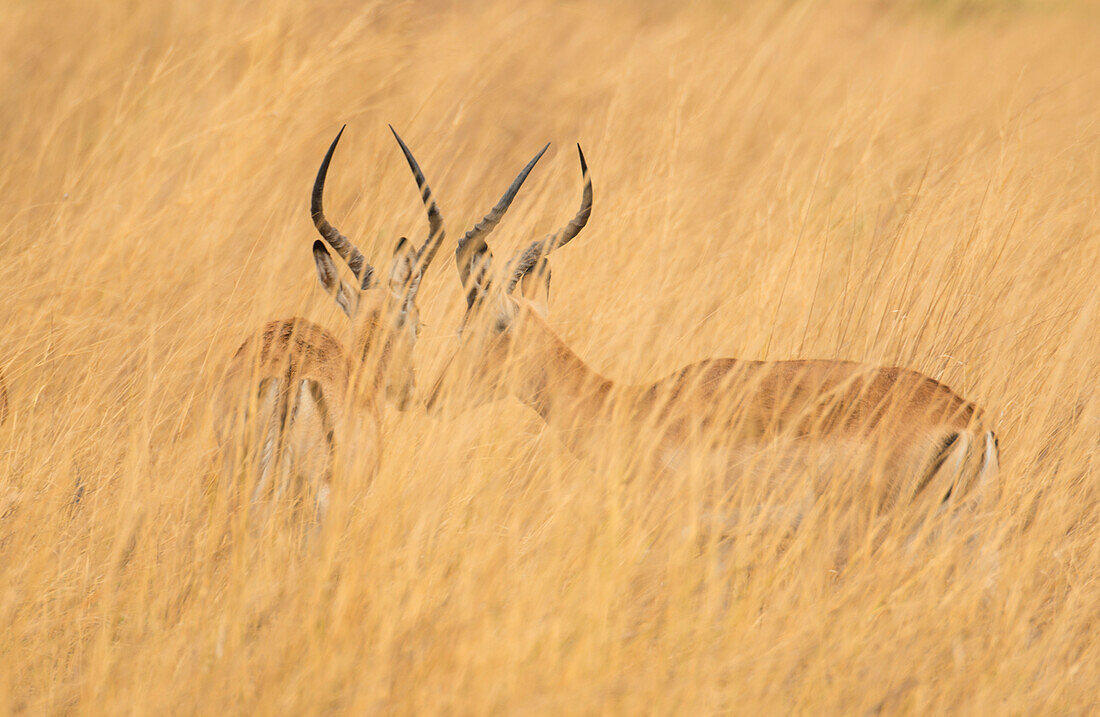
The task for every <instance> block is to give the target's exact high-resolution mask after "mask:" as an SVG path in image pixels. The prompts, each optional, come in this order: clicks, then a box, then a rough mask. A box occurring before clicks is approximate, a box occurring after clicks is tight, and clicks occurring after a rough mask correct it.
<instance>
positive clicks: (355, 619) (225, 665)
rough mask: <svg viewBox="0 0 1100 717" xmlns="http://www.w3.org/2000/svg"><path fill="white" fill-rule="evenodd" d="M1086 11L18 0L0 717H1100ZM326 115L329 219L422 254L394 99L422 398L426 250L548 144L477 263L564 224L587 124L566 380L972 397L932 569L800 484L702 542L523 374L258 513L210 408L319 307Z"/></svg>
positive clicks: (6, 40) (431, 333)
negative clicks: (851, 385)
mask: <svg viewBox="0 0 1100 717" xmlns="http://www.w3.org/2000/svg"><path fill="white" fill-rule="evenodd" d="M1098 35H1100V9H1098V8H1097V7H1096V6H1095V5H1093V4H1085V3H1075V2H1068V1H1067V2H1057V3H1054V2H1052V3H1038V2H1008V1H1007V0H1006V1H1005V2H995V1H993V0H988V1H985V2H950V1H940V2H932V1H931V0H926V1H917V0H914V1H912V2H906V1H903V2H897V3H886V2H871V1H870V0H867V1H866V2H850V3H842V2H839V1H838V2H833V1H832V0H816V1H811V0H799V1H796V2H787V1H785V2H771V3H753V4H742V3H719V2H700V3H694V4H680V3H670V4H668V5H662V4H658V3H649V2H625V1H620V2H611V3H592V4H586V3H553V2H543V1H542V0H534V1H533V2H529V3H524V4H522V5H520V6H514V5H513V4H510V3H504V2H495V1H493V2H484V3H469V4H467V5H459V4H448V3H445V2H425V3H412V2H396V3H391V2H374V3H372V2H358V1H353V0H322V1H321V2H316V3H300V2H291V1H290V0H265V1H259V0H257V1H255V2H240V3H223V2H213V1H209V0H206V1H195V2H182V1H181V2H168V1H165V2H138V1H137V0H118V1H115V2H100V3H91V2H78V1H76V0H69V1H62V0H39V1H38V2H7V3H4V4H3V5H2V7H0V137H2V141H0V226H2V228H3V230H2V232H0V255H2V258H3V260H2V261H0V291H2V296H3V302H2V304H0V326H2V327H3V328H2V329H0V371H2V373H3V374H4V375H5V377H6V380H7V383H8V386H9V393H10V399H11V401H10V416H9V418H8V420H7V422H6V423H5V424H4V425H3V426H2V427H0V713H5V714H7V713H58V712H81V713H100V712H102V713H125V712H133V713H158V712H159V713H164V712H172V713H201V714H218V713H225V712H229V713H261V714H311V713H327V712H350V713H363V712H374V711H385V712H390V711H392V712H397V713H405V714H409V713H415V714H432V713H448V714H449V713H458V714H483V713H502V712H505V713H524V714H547V713H549V714H554V713H594V712H600V713H603V712H607V713H623V714H631V713H641V712H652V713H661V714H664V713H681V714H699V713H712V712H724V713H735V714H761V713H789V712H795V713H816V714H820V713H838V714H854V715H859V714H877V713H891V714H892V713H909V714H930V713H931V714H934V713H944V712H961V713H971V714H1025V713H1030V714H1036V713H1040V714H1042V713H1047V714H1084V713H1088V712H1091V711H1095V710H1098V709H1100V698H1098V697H1097V695H1098V694H1100V689H1098V685H1100V640H1098V638H1097V635H1098V634H1100V580H1098V578H1100V482H1098V479H1100V473H1098V471H1100V464H1098V456H1100V394H1098V393H1097V391H1096V385H1097V381H1098V380H1100V331H1098V327H1100V288H1098V287H1100V282H1098V279H1097V276H1098V269H1100V233H1098V227H1100V43H1097V42H1096V37H1097V36H1098ZM345 122H346V123H348V130H347V132H346V133H345V136H344V140H343V142H342V144H341V147H340V151H339V152H338V153H337V155H336V160H335V161H334V164H333V170H332V172H331V173H330V178H329V188H328V193H327V196H326V199H327V201H326V209H327V211H328V213H329V216H330V217H331V218H332V219H333V221H334V223H336V224H337V225H338V226H339V227H340V228H341V230H342V231H344V232H345V233H346V234H348V235H349V236H350V237H352V238H353V239H354V240H355V241H357V242H358V243H359V245H360V246H361V247H362V248H363V250H364V251H365V252H366V253H367V254H368V256H369V257H370V258H372V259H374V260H376V261H378V262H382V261H383V260H385V259H386V258H388V256H389V253H390V251H391V249H392V247H393V245H394V243H395V241H396V239H397V237H399V236H401V235H408V236H410V237H415V238H417V239H418V240H419V239H420V238H421V237H423V235H424V232H425V221H424V214H423V208H422V207H421V205H420V202H419V199H418V197H417V192H416V188H415V185H414V183H413V181H412V178H411V176H410V175H409V172H408V168H407V167H406V166H405V163H404V159H403V158H402V156H401V153H400V151H399V150H398V148H397V146H396V145H395V143H394V142H393V138H392V136H391V135H390V133H389V130H388V129H387V127H386V125H387V123H392V124H393V125H394V126H395V127H396V128H397V129H398V130H399V131H400V132H401V133H402V135H403V136H404V138H405V140H406V141H408V143H409V145H410V146H411V147H412V149H413V151H414V152H415V153H416V154H417V158H418V159H419V160H420V163H421V165H422V166H423V168H424V171H425V173H426V175H427V177H428V179H429V181H430V182H431V184H432V187H433V189H434V190H435V192H436V196H437V197H438V199H439V201H440V205H441V207H442V210H443V213H444V218H445V219H446V222H447V228H448V232H449V237H448V242H447V245H446V246H445V247H444V250H443V252H442V253H441V255H440V257H439V259H438V260H437V262H436V263H435V265H434V266H433V267H432V270H431V272H430V274H429V275H428V276H427V277H426V278H425V280H424V285H423V288H422V290H421V292H420V299H419V302H420V308H421V311H422V317H423V321H424V324H425V326H424V330H423V333H422V337H421V339H420V342H419V343H418V345H417V370H418V374H419V376H420V385H421V387H422V388H425V387H427V386H429V385H430V383H431V380H432V378H433V377H434V376H435V375H437V374H438V372H439V370H440V369H441V367H442V366H443V362H444V361H445V359H446V358H447V357H448V356H449V355H450V354H451V353H452V352H453V351H454V349H455V348H456V347H457V345H458V338H457V333H456V332H457V328H458V325H459V322H460V319H461V314H462V309H463V308H464V302H463V300H462V291H461V287H460V285H459V282H458V278H457V274H456V272H455V270H454V264H453V262H452V261H451V256H450V255H451V252H452V251H453V248H454V241H455V240H456V239H457V237H458V236H460V235H461V233H462V232H463V231H465V229H467V228H468V227H469V226H470V225H471V224H472V223H473V222H474V221H476V220H477V219H478V218H479V217H480V216H481V215H482V214H484V212H485V211H486V210H487V209H488V208H489V206H490V205H491V204H492V202H494V201H495V200H496V198H497V197H498V196H499V194H500V193H501V192H502V191H503V189H504V188H505V187H506V186H507V184H508V182H509V181H511V179H512V177H513V176H514V175H515V173H516V172H517V171H518V170H519V169H520V168H521V167H522V166H523V164H524V162H526V161H527V160H528V159H529V158H530V157H531V156H532V155H533V154H534V153H535V152H536V151H537V150H538V149H539V148H540V147H541V146H542V145H543V144H544V143H545V142H547V141H551V142H553V145H552V146H551V149H550V151H549V153H548V154H547V155H546V157H544V158H543V160H542V162H541V164H540V165H539V166H538V167H537V168H536V170H535V172H534V173H533V174H532V175H531V178H530V179H529V180H528V182H527V184H526V186H525V187H524V190H523V192H522V193H521V194H520V196H519V198H518V199H517V200H516V203H515V205H514V207H513V209H512V210H511V212H510V214H509V215H508V217H507V219H506V220H505V221H504V223H502V224H501V226H500V228H499V229H498V230H497V231H496V233H495V235H494V237H493V241H494V242H495V243H494V246H495V247H496V248H497V251H498V252H508V251H512V250H514V249H516V248H518V247H520V246H522V245H523V244H524V243H525V242H526V241H530V239H531V238H533V237H536V236H541V235H542V233H544V232H546V231H549V230H552V229H554V228H555V227H557V226H559V225H560V224H562V223H563V222H564V221H565V220H566V219H567V218H568V217H570V216H572V214H573V212H574V211H575V210H576V206H577V203H578V200H579V195H580V178H579V172H578V171H577V166H576V155H575V153H574V150H573V143H575V142H578V141H579V142H581V144H582V146H583V147H584V148H585V152H586V155H587V157H588V160H589V164H590V167H591V170H592V176H593V180H594V184H595V209H594V212H593V215H592V219H591V221H590V223H589V225H588V227H587V228H586V229H585V231H584V232H583V233H582V234H581V235H580V237H579V238H578V239H576V240H575V241H574V242H572V243H571V244H570V245H569V246H567V247H564V248H562V249H561V250H560V251H558V252H555V254H554V257H553V259H552V263H553V271H554V285H553V288H552V291H551V297H550V320H551V322H552V325H553V327H554V328H555V330H556V331H557V332H558V333H559V334H560V335H561V336H562V338H563V339H565V340H566V341H567V342H568V343H569V344H570V345H571V346H572V347H574V349H575V350H576V351H577V352H578V353H579V354H580V355H581V356H583V357H584V358H585V359H586V360H587V361H589V362H590V364H591V365H592V366H593V367H595V368H596V369H598V370H599V371H601V372H602V373H604V374H605V375H607V376H611V377H614V378H616V379H620V380H624V381H639V382H640V381H643V380H647V379H655V378H657V377H660V376H662V375H664V374H666V373H667V372H669V371H670V370H672V369H674V368H676V367H678V366H680V365H683V364H685V363H688V362H690V361H695V360H699V359H702V358H705V357H709V356H740V357H745V358H767V359H780V358H790V357H820V358H844V359H854V360H859V361H866V362H870V363H875V364H884V365H903V366H908V367H911V368H914V369H917V370H920V371H922V372H925V373H926V374H928V375H930V376H932V377H933V378H936V379H938V380H941V381H943V382H944V383H946V384H947V385H949V386H951V387H952V388H953V389H955V390H956V391H957V392H959V393H960V394H961V395H963V396H966V397H967V398H969V399H971V400H973V401H975V402H977V403H979V404H981V405H982V406H984V407H985V409H986V410H987V411H988V413H989V415H990V416H991V417H992V420H993V422H994V424H995V426H996V428H997V432H998V435H999V437H1000V444H1001V450H1002V454H1001V465H1002V470H1001V473H1000V476H999V482H1000V489H999V494H998V495H997V496H996V497H995V498H994V499H993V500H990V501H987V503H986V504H985V505H983V506H982V507H981V509H980V510H979V511H977V512H976V513H974V514H973V515H970V516H968V517H967V518H966V521H965V524H964V526H963V528H962V529H961V530H959V531H955V532H951V533H945V534H940V535H939V536H938V537H934V538H933V539H931V540H929V541H928V543H927V545H923V546H922V547H920V548H919V549H918V550H917V551H915V552H914V550H912V546H909V547H908V548H907V546H906V541H905V540H904V538H905V536H904V535H902V534H901V533H900V532H897V531H895V532H896V534H890V533H889V531H887V534H886V536H885V538H883V537H882V536H881V535H879V537H877V538H875V539H874V540H872V539H871V538H869V537H867V536H863V538H860V537H859V536H857V540H856V541H855V543H854V544H847V547H845V548H844V550H843V551H841V552H843V555H840V553H839V552H838V545H839V544H840V543H839V541H838V539H837V536H836V525H837V524H839V523H840V522H842V518H841V517H840V516H839V515H834V513H837V512H839V510H840V509H839V508H835V509H834V508H833V507H831V506H829V505H828V504H827V503H826V504H824V505H821V506H817V507H816V508H815V513H814V519H812V520H808V521H806V522H805V523H803V524H802V525H801V526H799V527H798V529H797V530H795V531H794V532H793V533H789V532H785V531H782V530H769V529H768V528H767V526H766V525H761V526H757V529H755V530H753V531H749V532H747V533H746V534H745V535H743V536H740V537H734V538H731V539H729V540H725V541H718V540H717V539H715V538H714V537H713V536H710V537H707V536H708V535H710V534H709V533H708V532H707V530H706V526H705V525H704V523H705V522H706V520H707V518H706V514H705V510H704V508H703V507H702V506H701V505H700V504H698V502H697V500H696V498H697V494H698V493H699V491H696V490H694V489H692V490H689V489H687V488H685V490H684V491H682V492H676V491H672V492H671V493H670V492H669V491H665V493H664V494H662V495H661V497H660V498H659V499H658V500H654V499H652V495H653V494H652V493H651V492H649V490H648V489H647V488H646V487H645V486H644V485H643V483H644V481H638V480H631V479H630V478H631V476H629V475H628V474H627V473H628V472H627V471H625V470H623V469H622V466H623V465H624V464H625V462H624V461H623V460H620V459H622V458H623V457H622V456H615V455H609V456H607V457H606V459H605V460H602V461H600V462H599V463H598V465H593V464H591V463H586V462H582V461H578V460H577V459H576V458H575V457H573V455H572V454H571V453H570V452H569V450H568V449H567V448H566V447H565V446H564V445H563V444H562V443H561V442H560V440H559V439H558V438H557V437H556V436H555V435H554V434H553V433H552V432H551V431H549V430H548V429H546V428H545V427H544V425H543V424H542V422H541V421H540V419H539V418H538V416H537V415H536V414H535V413H533V412H532V411H530V410H529V409H527V408H526V407H524V406H523V405H521V404H520V403H519V402H518V401H516V400H515V399H511V398H509V399H507V400H503V401H500V402H498V403H495V404H492V405H487V406H483V407H480V408H476V409H473V410H469V411H467V412H465V413H463V414H461V415H460V416H459V417H457V418H436V417H433V416H429V415H428V414H427V413H426V412H425V411H424V410H423V409H422V408H420V407H414V408H413V409H411V410H409V411H407V412H404V413H399V412H396V411H394V410H392V409H390V410H388V411H387V413H386V419H385V429H384V431H385V433H384V435H385V444H386V445H385V454H384V456H383V458H382V464H381V469H380V471H379V472H378V474H377V475H376V476H375V477H374V478H373V479H371V478H370V477H369V476H366V475H363V474H362V473H361V472H360V473H359V474H357V473H356V472H355V471H348V472H346V473H344V474H341V475H338V476H337V478H338V481H337V484H336V485H335V486H334V491H335V492H334V496H333V505H332V509H331V512H330V514H329V519H328V520H327V521H326V522H325V524H324V525H323V527H322V529H321V530H320V532H318V533H315V534H307V536H306V539H304V540H303V532H302V531H301V530H295V529H294V526H289V527H288V528H287V529H286V530H269V531H266V532H263V533H259V534H257V533H253V532H249V531H247V530H242V529H241V524H240V521H237V520H235V516H234V515H232V514H227V511H226V509H225V506H224V502H221V501H219V500H218V499H217V496H218V495H220V492H219V490H218V489H217V488H212V487H211V486H216V485H217V484H218V481H219V474H218V471H217V470H216V468H215V466H216V462H215V461H214V459H213V456H214V451H215V444H214V439H213V435H212V431H211V425H212V420H211V411H210V399H211V393H212V391H213V387H214V386H215V384H216V381H217V379H218V376H219V372H220V370H221V367H222V366H224V365H225V363H226V361H227V360H228V359H229V357H230V355H231V354H232V352H233V351H234V349H235V348H236V346H237V345H238V344H239V343H240V342H241V340H242V339H243V338H244V337H245V336H246V335H247V334H248V333H249V332H254V331H256V330H257V329H258V328H259V326H260V325H261V324H262V323H263V322H264V321H266V320H268V319H272V318H280V317H287V316H293V315H300V316H305V317H309V318H310V319H312V320H315V321H317V322H319V323H321V324H323V325H325V326H328V327H330V328H331V329H333V330H334V331H337V332H344V331H346V321H345V319H344V317H343V315H342V314H340V312H339V311H338V310H337V309H336V307H335V305H334V304H333V302H332V301H331V300H330V299H329V297H328V296H327V295H325V293H324V292H323V291H322V290H321V287H320V286H319V285H318V283H317V278H316V274H315V271H314V268H313V263H312V260H311V257H310V251H309V248H310V245H311V243H312V242H313V240H314V239H315V238H316V232H315V231H314V229H313V226H312V225H311V222H310V219H309V211H308V206H309V205H308V200H309V198H308V195H309V189H310V186H311V183H312V180H313V176H314V173H315V172H316V168H317V165H318V163H319V162H320V160H321V157H322V155H323V153H324V150H325V148H326V147H327V145H328V142H329V141H330V140H331V138H332V136H333V135H334V134H335V132H336V130H337V129H338V128H339V126H340V125H341V124H343V123H345ZM341 335H343V334H341ZM609 445H613V441H612V442H609ZM698 478H699V480H697V481H695V482H694V483H693V482H692V481H690V480H689V481H688V483H689V484H691V485H694V486H695V487H698V485H697V484H698V482H699V481H701V480H703V479H704V477H698ZM848 478H849V479H850V480H860V478H859V477H856V476H850V477H848ZM689 487H690V486H689ZM899 510H904V508H899ZM684 536H687V537H686V538H684ZM693 536H694V537H693ZM975 546H980V549H978V550H975ZM990 555H994V556H995V558H994V559H990V557H989V556H990Z"/></svg>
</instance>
